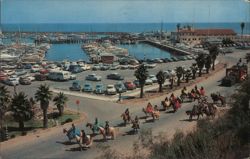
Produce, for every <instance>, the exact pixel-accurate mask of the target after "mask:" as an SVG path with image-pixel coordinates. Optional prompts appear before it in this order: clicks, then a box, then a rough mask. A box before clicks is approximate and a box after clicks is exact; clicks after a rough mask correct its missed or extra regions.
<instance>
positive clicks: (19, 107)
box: [10, 92, 33, 130]
mask: <svg viewBox="0 0 250 159" xmlns="http://www.w3.org/2000/svg"><path fill="white" fill-rule="evenodd" d="M10 111H11V112H12V113H13V118H14V120H15V121H16V122H18V123H19V129H20V130H23V129H24V122H25V121H28V120H30V119H32V117H33V112H32V109H31V105H30V102H29V100H28V99H27V95H25V94H24V92H20V93H17V94H14V96H13V98H12V101H11V104H10Z"/></svg>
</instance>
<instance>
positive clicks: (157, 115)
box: [142, 108, 160, 121]
mask: <svg viewBox="0 0 250 159" xmlns="http://www.w3.org/2000/svg"><path fill="white" fill-rule="evenodd" d="M142 111H143V112H144V113H145V115H146V120H147V118H148V114H150V115H151V117H152V118H153V121H155V119H159V118H160V111H158V110H153V111H152V112H148V111H147V109H145V108H142Z"/></svg>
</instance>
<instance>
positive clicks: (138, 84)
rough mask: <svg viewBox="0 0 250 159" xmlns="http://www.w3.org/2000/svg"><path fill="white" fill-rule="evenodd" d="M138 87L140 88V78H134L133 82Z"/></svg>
mask: <svg viewBox="0 0 250 159" xmlns="http://www.w3.org/2000/svg"><path fill="white" fill-rule="evenodd" d="M133 83H134V84H135V86H136V87H137V88H140V83H139V80H134V82H133Z"/></svg>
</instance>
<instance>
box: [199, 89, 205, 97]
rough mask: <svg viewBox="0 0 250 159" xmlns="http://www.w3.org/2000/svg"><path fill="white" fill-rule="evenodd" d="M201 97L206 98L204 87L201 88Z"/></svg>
mask: <svg viewBox="0 0 250 159" xmlns="http://www.w3.org/2000/svg"><path fill="white" fill-rule="evenodd" d="M200 95H201V96H205V89H204V88H203V87H201V89H200Z"/></svg>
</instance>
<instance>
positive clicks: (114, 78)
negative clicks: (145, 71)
mask: <svg viewBox="0 0 250 159" xmlns="http://www.w3.org/2000/svg"><path fill="white" fill-rule="evenodd" d="M107 79H112V80H124V77H123V76H121V75H120V74H118V73H116V72H115V73H111V74H109V75H107Z"/></svg>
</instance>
